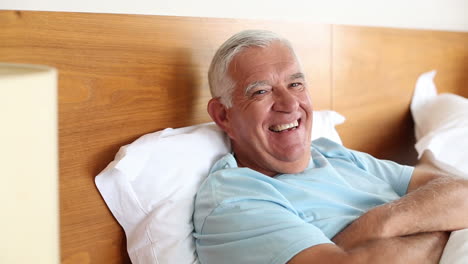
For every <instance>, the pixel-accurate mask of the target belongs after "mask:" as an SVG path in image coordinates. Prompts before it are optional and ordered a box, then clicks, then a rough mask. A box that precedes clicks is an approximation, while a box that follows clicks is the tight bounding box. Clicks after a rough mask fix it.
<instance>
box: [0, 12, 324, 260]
mask: <svg viewBox="0 0 468 264" xmlns="http://www.w3.org/2000/svg"><path fill="white" fill-rule="evenodd" d="M0 25H2V26H1V29H0V37H1V41H0V58H1V60H2V61H6V62H22V63H34V64H45V65H50V66H53V67H56V68H57V69H58V70H59V137H60V142H59V146H60V147H59V148H60V222H61V226H60V228H61V255H62V256H61V259H62V262H63V263H66V264H72V263H80V264H82V263H106V264H108V263H128V262H129V259H128V256H127V254H126V251H125V238H124V234H123V231H122V229H121V228H120V226H119V225H118V224H117V222H116V221H115V220H114V218H113V217H112V215H111V213H110V211H109V210H108V209H107V207H106V205H105V203H104V201H103V200H102V198H101V197H100V195H99V193H98V191H97V189H96V187H95V185H94V181H93V180H94V177H95V176H96V175H97V174H98V173H99V172H100V171H101V170H102V169H104V167H105V166H106V165H107V164H108V163H109V162H110V161H111V160H112V159H113V157H114V155H115V153H116V152H117V150H118V149H119V147H120V146H122V145H124V144H127V143H130V142H132V141H133V140H135V139H136V138H137V137H139V136H140V135H142V134H145V133H148V132H152V131H156V130H160V129H162V128H165V127H181V126H187V125H192V124H196V123H201V122H206V121H209V117H208V115H207V114H206V111H205V105H206V102H207V100H208V98H209V97H210V96H209V91H208V85H207V80H206V72H207V69H208V65H209V62H210V60H211V57H212V56H213V54H214V52H215V50H216V48H217V47H218V46H219V45H220V44H221V43H222V42H223V41H224V40H225V39H227V38H228V37H229V36H230V35H232V34H233V33H235V32H237V31H239V30H242V29H247V28H264V29H271V30H274V31H276V32H278V33H280V34H282V35H284V36H285V37H287V38H289V39H290V40H291V41H292V43H293V45H294V46H296V49H297V53H298V54H299V57H301V58H302V62H303V66H304V69H305V72H306V74H308V76H309V82H310V84H311V86H312V87H313V89H312V93H313V97H314V103H315V106H316V108H330V107H331V92H330V80H331V76H330V59H329V56H330V52H331V45H330V37H331V28H330V26H327V25H311V24H299V23H290V22H269V21H248V20H235V19H212V18H210V19H204V18H181V17H160V16H143V15H116V14H83V13H61V12H15V11H0Z"/></svg>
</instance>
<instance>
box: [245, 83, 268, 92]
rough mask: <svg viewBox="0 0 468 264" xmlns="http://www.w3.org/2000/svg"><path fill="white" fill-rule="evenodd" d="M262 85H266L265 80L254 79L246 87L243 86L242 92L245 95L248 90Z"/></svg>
mask: <svg viewBox="0 0 468 264" xmlns="http://www.w3.org/2000/svg"><path fill="white" fill-rule="evenodd" d="M262 85H268V82H267V81H255V82H253V83H250V84H249V85H247V87H245V92H244V94H245V95H247V94H248V93H249V91H250V90H252V89H254V88H256V87H258V86H262Z"/></svg>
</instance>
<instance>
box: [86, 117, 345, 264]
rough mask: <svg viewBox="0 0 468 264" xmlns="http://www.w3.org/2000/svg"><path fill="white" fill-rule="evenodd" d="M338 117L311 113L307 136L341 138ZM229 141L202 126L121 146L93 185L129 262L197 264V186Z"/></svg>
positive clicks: (214, 128)
mask: <svg viewBox="0 0 468 264" xmlns="http://www.w3.org/2000/svg"><path fill="white" fill-rule="evenodd" d="M342 122H344V117H343V116H341V115H339V114H338V113H336V112H333V111H316V112H314V118H313V131H312V138H313V139H316V138H319V137H322V136H323V137H328V138H330V139H331V140H334V141H336V142H338V143H341V140H340V138H339V136H338V133H337V132H336V130H335V125H337V124H340V123H342ZM229 151H230V145H229V140H228V138H227V137H226V135H225V134H224V133H223V132H222V131H221V130H220V129H219V128H218V127H217V126H216V125H215V124H214V123H206V124H201V125H196V126H191V127H184V128H178V129H172V128H167V129H165V130H163V131H159V132H155V133H151V134H147V135H144V136H142V137H140V138H139V139H137V140H136V141H135V142H133V143H131V144H129V145H126V146H123V147H121V148H120V150H119V152H118V153H117V155H116V157H115V160H114V161H112V162H111V163H110V164H109V165H108V166H107V167H106V168H105V169H104V170H103V171H102V172H101V173H100V174H99V175H98V176H96V179H95V182H96V185H97V187H98V189H99V191H100V192H101V195H102V197H103V198H104V200H105V202H106V203H107V206H108V207H109V208H110V210H111V212H112V214H113V215H114V216H115V218H116V219H117V221H118V222H119V223H120V225H122V227H123V229H124V230H125V234H126V236H127V250H128V253H129V255H130V259H131V260H132V263H159V264H165V263H178V264H179V263H180V264H188V263H198V260H197V256H196V253H195V244H194V239H193V237H192V231H193V223H192V214H193V205H194V198H195V194H196V192H197V190H198V187H199V186H200V184H201V183H202V182H203V180H204V179H205V177H206V176H207V175H208V171H209V170H210V168H211V166H212V165H213V164H214V162H215V161H216V160H218V159H219V158H221V157H222V156H223V155H225V154H226V153H228V152H229Z"/></svg>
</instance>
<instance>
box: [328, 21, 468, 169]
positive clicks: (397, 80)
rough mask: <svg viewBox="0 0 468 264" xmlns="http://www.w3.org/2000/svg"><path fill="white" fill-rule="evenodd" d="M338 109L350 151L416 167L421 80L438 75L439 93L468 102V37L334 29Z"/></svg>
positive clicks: (335, 87) (457, 34) (374, 29)
mask: <svg viewBox="0 0 468 264" xmlns="http://www.w3.org/2000/svg"><path fill="white" fill-rule="evenodd" d="M332 32H333V33H332V36H333V37H332V39H333V40H332V41H333V51H332V52H333V57H332V68H333V72H332V76H333V77H332V78H333V81H332V89H333V107H334V109H336V110H337V111H339V112H341V113H343V114H345V115H346V117H347V121H346V123H345V124H343V125H341V126H339V127H338V129H339V132H340V135H341V136H342V138H343V141H344V143H345V145H347V146H348V147H350V148H355V149H359V150H362V151H366V152H370V153H371V154H373V155H376V156H378V157H381V158H390V159H393V160H396V161H400V162H403V163H414V159H415V151H414V150H412V149H409V148H408V146H411V145H412V144H413V143H414V137H413V123H412V119H411V115H410V111H409V103H410V101H411V97H412V93H413V89H414V85H415V82H416V79H417V78H418V76H419V75H420V74H421V73H424V72H426V71H429V70H432V69H436V70H437V71H438V74H437V76H436V85H437V86H438V88H439V91H440V92H452V93H457V94H460V95H463V96H465V97H467V96H468V74H467V73H468V33H456V32H439V31H423V30H402V29H388V28H370V27H367V28H366V27H352V26H333V29H332Z"/></svg>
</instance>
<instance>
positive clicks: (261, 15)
mask: <svg viewBox="0 0 468 264" xmlns="http://www.w3.org/2000/svg"><path fill="white" fill-rule="evenodd" d="M285 3H286V4H285ZM0 9H18V10H45V11H74V12H97V13H130V14H154V15H170V16H195V17H226V18H255V19H286V20H298V19H299V20H308V21H314V22H319V23H333V24H352V25H370V26H384V27H399V28H417V29H435V30H451V31H465V32H468V15H467V14H468V1H466V0H412V1H408V0H394V1H388V0H354V1H349V0H328V1H323V0H288V1H284V0H281V1H280V0H237V1H222V0H198V1H191V0H154V1H148V0H131V1H128V0H115V1H114V0H100V1H99V0H98V1H96V0H80V1H76V0H42V1H35V0H2V1H1V2H0Z"/></svg>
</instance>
